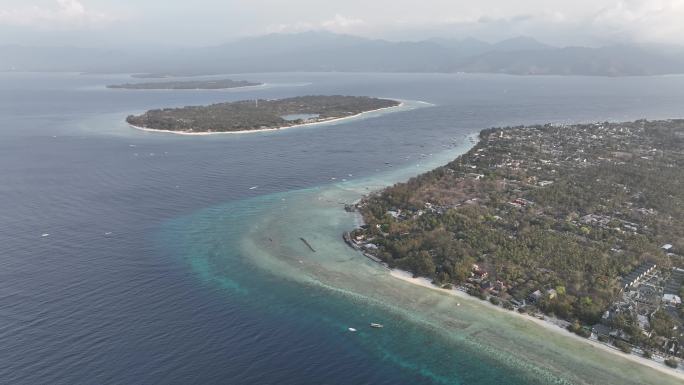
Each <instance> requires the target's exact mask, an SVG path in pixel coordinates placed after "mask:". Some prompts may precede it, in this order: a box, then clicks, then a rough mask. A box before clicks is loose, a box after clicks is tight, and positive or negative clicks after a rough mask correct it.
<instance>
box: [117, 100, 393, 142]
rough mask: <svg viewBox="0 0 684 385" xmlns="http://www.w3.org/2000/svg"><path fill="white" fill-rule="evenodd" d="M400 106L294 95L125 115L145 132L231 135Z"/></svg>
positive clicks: (390, 102)
mask: <svg viewBox="0 0 684 385" xmlns="http://www.w3.org/2000/svg"><path fill="white" fill-rule="evenodd" d="M400 104H401V103H400V102H398V101H396V100H389V99H378V98H371V97H365V96H339V95H334V96H323V95H316V96H298V97H293V98H287V99H277V100H262V99H259V100H243V101H238V102H230V103H218V104H212V105H209V106H189V107H182V108H165V109H156V110H150V111H147V112H145V113H144V114H142V115H137V116H134V115H131V116H128V117H127V118H126V122H128V123H129V124H131V125H133V126H136V127H141V128H146V129H153V130H165V131H177V132H184V133H208V132H235V131H250V130H261V129H278V128H286V127H291V126H295V125H300V124H304V123H316V122H325V121H329V120H333V119H340V118H348V117H352V116H355V115H358V114H361V113H364V112H369V111H375V110H379V109H383V108H389V107H395V106H398V105H400Z"/></svg>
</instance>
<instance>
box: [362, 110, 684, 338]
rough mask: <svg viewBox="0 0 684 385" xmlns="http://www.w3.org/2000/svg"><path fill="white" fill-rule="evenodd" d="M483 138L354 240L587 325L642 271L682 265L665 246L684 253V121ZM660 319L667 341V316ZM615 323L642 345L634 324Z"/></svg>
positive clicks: (400, 191)
mask: <svg viewBox="0 0 684 385" xmlns="http://www.w3.org/2000/svg"><path fill="white" fill-rule="evenodd" d="M480 139H481V141H480V142H479V143H478V144H477V145H476V146H475V147H474V148H472V149H471V150H470V151H469V152H468V153H466V154H464V155H463V156H461V157H459V158H458V159H456V160H454V161H453V162H451V163H449V164H448V165H446V166H443V167H439V168H437V169H435V170H433V171H431V172H428V173H426V174H423V175H420V176H418V177H415V178H412V179H411V180H409V181H408V182H406V183H400V184H397V185H395V186H392V187H390V188H387V189H385V190H383V191H381V192H380V193H377V194H374V195H371V196H369V197H367V198H365V199H364V200H363V201H361V202H360V203H359V204H358V205H357V207H358V209H359V211H360V212H361V213H362V215H363V217H364V220H365V223H366V225H365V226H363V228H360V229H356V230H355V231H353V232H352V233H351V237H352V239H355V240H356V242H358V244H359V246H360V247H361V248H362V249H363V250H364V251H365V252H367V253H370V254H371V255H373V256H375V257H377V258H379V259H381V260H382V261H384V262H385V263H387V264H388V265H389V266H390V267H392V268H400V269H404V270H407V271H410V272H412V273H414V274H416V275H419V276H425V277H429V278H431V279H433V280H434V281H435V282H436V283H438V284H445V283H452V284H454V285H459V286H464V287H465V288H466V289H467V291H468V292H469V293H471V294H473V295H476V296H478V297H480V298H486V296H487V295H494V296H496V297H497V298H500V299H501V300H504V301H508V300H515V301H518V302H522V301H524V300H525V301H527V303H528V304H533V305H534V306H535V307H536V308H538V309H539V310H541V311H543V312H546V313H552V314H555V315H556V316H558V317H561V318H564V319H566V320H569V321H571V322H574V321H575V320H579V321H580V322H581V323H583V324H594V323H597V322H598V321H599V320H600V319H601V315H602V314H603V312H604V311H605V310H607V308H608V307H609V306H610V304H611V303H612V302H613V301H614V300H615V298H616V297H617V294H618V293H619V292H620V289H621V288H622V285H621V278H622V277H625V276H626V275H628V274H629V273H630V272H631V271H632V270H634V268H635V267H637V266H639V265H640V264H641V263H643V262H646V261H648V262H653V263H656V264H657V265H658V266H659V267H660V268H663V269H667V268H669V267H671V266H682V265H683V261H682V258H681V257H679V256H678V255H677V254H666V252H665V251H664V250H663V249H661V246H662V245H663V244H666V243H669V244H672V245H673V248H672V250H684V238H682V237H681V234H684V152H683V151H682V148H684V120H668V121H637V122H631V123H601V124H581V125H573V126H562V127H561V126H555V125H544V126H532V127H507V128H494V129H488V130H484V131H482V132H481V133H480ZM368 244H372V245H373V247H368V248H366V247H364V245H368ZM663 314H664V313H663ZM654 319H655V320H654V321H655V322H654V323H653V328H654V329H657V333H658V335H664V336H668V332H670V333H671V331H672V329H671V325H670V324H669V323H668V321H667V318H666V317H665V316H664V315H661V314H656V315H655V317H654ZM614 322H617V323H620V325H617V328H618V329H620V330H623V331H627V332H628V334H631V335H633V336H636V337H635V338H641V337H640V336H642V335H643V333H641V331H640V330H639V329H638V327H637V326H636V321H635V320H633V319H619V318H618V319H617V320H615V321H614ZM632 329H634V330H632ZM575 330H577V331H579V329H577V328H575ZM630 331H631V332H633V333H629V332H630ZM582 333H584V334H586V332H582ZM661 333H662V334H661Z"/></svg>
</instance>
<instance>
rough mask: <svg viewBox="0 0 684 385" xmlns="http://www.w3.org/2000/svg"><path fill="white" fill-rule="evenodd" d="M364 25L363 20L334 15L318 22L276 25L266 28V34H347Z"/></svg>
mask: <svg viewBox="0 0 684 385" xmlns="http://www.w3.org/2000/svg"><path fill="white" fill-rule="evenodd" d="M363 24H365V22H364V21H363V19H359V18H350V17H346V16H344V15H340V14H336V15H335V16H333V17H332V18H331V19H326V20H322V21H318V22H307V21H300V22H295V23H288V24H276V25H272V26H270V27H268V28H267V30H268V32H277V33H282V32H304V31H312V30H326V31H330V32H338V33H340V32H349V31H350V30H352V29H353V28H355V27H359V26H362V25H363Z"/></svg>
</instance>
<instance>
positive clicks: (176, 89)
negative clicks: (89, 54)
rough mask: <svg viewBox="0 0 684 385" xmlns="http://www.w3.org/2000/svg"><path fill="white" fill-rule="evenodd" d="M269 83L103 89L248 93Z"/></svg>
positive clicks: (115, 88)
mask: <svg viewBox="0 0 684 385" xmlns="http://www.w3.org/2000/svg"><path fill="white" fill-rule="evenodd" d="M270 85H271V84H270V83H261V84H257V85H255V86H242V87H229V88H133V87H131V88H126V87H110V86H109V85H105V86H104V88H105V89H108V90H123V91H181V92H182V91H216V92H221V91H223V92H225V91H250V90H257V89H261V88H265V87H267V86H270Z"/></svg>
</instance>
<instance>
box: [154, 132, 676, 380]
mask: <svg viewBox="0 0 684 385" xmlns="http://www.w3.org/2000/svg"><path fill="white" fill-rule="evenodd" d="M462 142H463V144H462V145H461V146H460V148H459V149H456V150H452V151H448V152H444V153H442V154H439V155H438V156H436V157H434V158H432V159H430V161H429V162H426V163H424V164H420V165H413V166H411V167H406V168H403V169H398V170H395V171H393V172H386V173H383V174H379V175H376V176H374V177H371V178H364V179H360V180H355V181H350V182H345V183H339V184H331V185H326V186H321V187H317V188H311V189H306V190H298V191H291V192H286V193H278V194H270V195H266V196H260V197H257V198H253V199H250V200H246V201H239V202H235V203H229V204H226V205H221V206H217V207H214V208H211V209H206V210H202V211H201V212H197V213H195V214H193V215H190V216H188V217H183V218H179V219H176V220H173V221H170V222H168V223H167V224H166V225H165V228H164V230H163V231H162V233H161V238H160V241H161V243H162V244H163V245H165V247H169V245H172V248H173V249H174V250H175V251H174V254H175V255H177V256H178V257H179V258H181V259H182V260H183V261H184V262H185V263H187V264H188V266H189V267H190V268H191V269H192V271H193V272H194V274H195V275H196V276H197V278H198V279H200V280H201V281H202V282H204V283H205V284H207V285H210V286H215V287H219V288H221V289H222V290H224V291H225V292H226V295H228V296H230V297H231V298H239V299H238V300H239V301H245V302H246V305H247V306H254V307H256V308H258V309H261V310H262V311H264V312H265V315H264V317H268V318H269V319H273V318H275V319H279V318H281V317H282V318H283V319H287V322H294V323H297V324H303V325H307V326H306V327H307V328H311V332H312V333H316V334H317V335H318V336H319V337H320V338H321V343H322V344H333V345H335V344H338V343H343V344H346V343H351V344H353V345H354V346H355V348H356V349H358V352H357V354H359V357H361V358H363V360H366V361H371V362H372V364H370V365H371V366H374V365H380V366H382V367H383V368H384V369H389V370H390V371H391V372H392V375H391V376H390V378H391V377H392V376H397V375H398V381H401V382H407V383H410V382H411V381H407V379H412V378H413V379H416V380H415V381H420V382H422V383H433V384H503V383H505V384H643V383H660V384H668V383H672V384H674V383H677V381H676V380H674V379H673V378H669V377H668V376H664V375H661V374H654V373H650V371H644V370H642V369H640V368H639V367H635V365H634V364H632V363H629V362H627V361H626V360H623V359H620V358H619V357H612V356H610V355H606V354H605V353H601V352H597V351H596V349H595V348H592V347H588V346H584V344H582V343H581V342H576V341H572V340H570V339H569V338H568V337H564V336H558V335H556V334H554V333H552V332H549V331H546V330H541V329H539V328H538V327H537V326H535V325H534V324H532V323H531V322H529V321H521V320H520V319H517V318H514V317H512V316H511V315H508V314H505V313H502V312H498V311H494V310H490V309H488V308H486V307H484V306H482V305H481V304H479V303H477V300H475V299H472V300H469V299H466V300H462V299H456V298H454V297H451V296H445V295H443V294H442V293H437V292H433V291H430V290H428V289H424V288H420V287H415V286H412V285H409V284H406V283H405V282H403V281H400V280H397V279H396V278H393V277H391V276H389V274H388V272H387V271H386V269H384V268H382V267H380V266H378V265H376V264H374V263H372V262H370V261H369V260H368V259H366V258H365V257H363V256H361V255H360V254H358V253H357V252H355V251H353V250H351V249H350V248H348V247H347V246H346V245H345V244H344V243H343V242H342V240H341V234H342V232H343V231H345V230H348V229H350V228H353V226H355V225H356V224H357V223H358V218H357V217H356V216H355V215H354V214H350V213H347V212H345V211H344V210H343V204H344V203H350V202H353V201H355V200H356V199H358V198H359V197H360V196H361V194H364V193H367V192H368V191H371V190H374V189H377V188H378V187H380V186H382V185H386V184H388V183H391V182H394V181H397V180H403V179H405V178H406V177H408V176H410V175H412V174H414V173H416V172H419V171H421V170H424V169H431V168H433V167H434V166H435V165H438V164H442V163H444V162H445V161H446V160H447V159H451V158H453V157H454V156H455V154H457V153H459V152H461V151H464V150H465V149H466V148H467V147H468V146H469V143H470V141H468V140H467V139H466V138H465V137H464V138H463V141H462ZM300 237H305V238H306V239H307V241H308V242H309V243H310V244H311V245H312V247H313V248H314V249H315V250H316V251H315V252H312V251H311V250H309V249H308V246H306V245H305V244H304V243H303V242H302V241H301V240H300ZM457 301H460V305H459V306H457V305H456V303H457ZM369 322H381V323H383V324H384V325H385V328H384V329H382V330H376V329H372V328H369V327H368V324H369ZM348 327H354V328H357V329H359V332H358V333H350V332H348V331H347V328H348ZM328 339H329V340H328ZM340 341H344V342H340ZM334 356H335V355H334V353H333V354H332V356H331V357H332V359H334ZM330 364H331V363H321V365H323V366H325V365H330ZM332 366H334V364H333V365H332ZM656 379H657V382H653V381H656ZM300 381H301V379H300Z"/></svg>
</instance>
